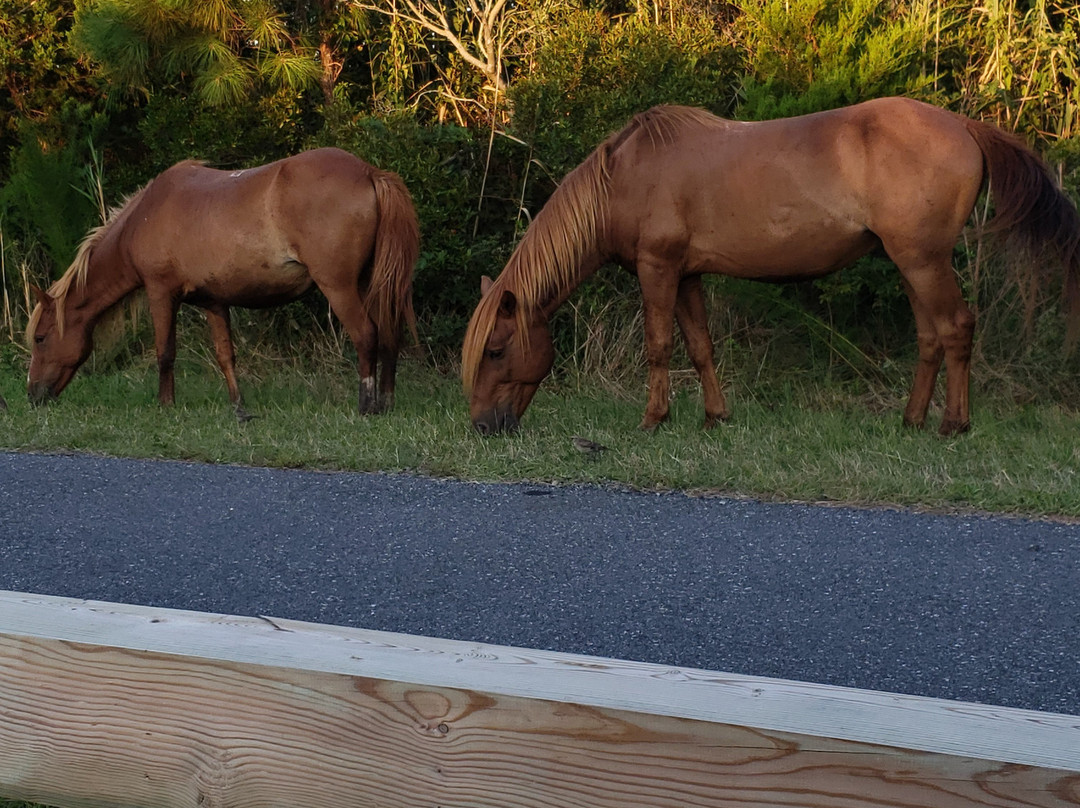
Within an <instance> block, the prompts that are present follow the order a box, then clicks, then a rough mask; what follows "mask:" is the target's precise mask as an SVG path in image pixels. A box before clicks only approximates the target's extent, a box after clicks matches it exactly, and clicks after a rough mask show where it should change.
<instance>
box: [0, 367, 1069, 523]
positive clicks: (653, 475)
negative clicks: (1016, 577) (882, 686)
mask: <svg viewBox="0 0 1080 808" xmlns="http://www.w3.org/2000/svg"><path fill="white" fill-rule="evenodd" d="M262 364H263V366H264V367H263V369H262V371H261V372H249V373H248V374H247V375H246V377H245V378H243V379H242V384H243V386H244V389H245V391H246V392H245V397H246V404H247V405H248V409H249V410H251V411H252V412H254V413H257V414H258V416H259V417H258V418H256V419H255V420H253V421H250V422H248V423H246V424H238V423H237V422H236V420H235V419H234V418H233V417H232V415H231V410H230V409H229V407H228V405H227V402H226V399H225V395H224V391H223V385H222V382H221V381H220V378H219V376H218V374H217V371H216V369H214V368H213V367H211V366H209V365H208V364H206V363H205V362H203V361H201V360H199V359H196V358H191V359H189V360H187V361H186V362H183V363H181V365H180V366H179V367H178V374H177V400H178V404H177V406H176V407H175V408H173V409H172V410H163V409H161V408H160V407H158V405H157V404H156V401H155V391H156V371H155V370H154V369H153V367H152V366H150V365H149V364H146V363H144V364H141V365H135V366H132V367H130V368H128V369H126V370H122V371H112V372H106V373H93V372H90V373H87V372H81V373H80V374H79V375H78V376H76V378H75V380H74V381H73V382H72V384H71V386H70V388H69V389H68V390H67V391H66V392H65V393H64V396H63V397H62V399H61V400H60V401H58V402H55V403H54V404H53V405H51V406H49V407H45V408H40V409H31V408H30V407H29V406H28V405H27V404H26V401H25V396H24V395H23V390H24V384H25V383H24V381H23V380H22V378H20V377H19V375H17V373H16V371H15V370H14V369H13V368H11V367H8V368H3V367H0V391H2V392H3V393H4V395H5V397H6V398H7V399H8V403H9V411H8V412H7V413H3V414H0V448H4V449H13V450H18V451H81V452H94V453H101V454H107V455H117V456H129V457H143V458H176V459H186V460H196V461H206V462H215V463H239V464H250V465H259V466H278V467H302V468H320V469H349V470H362V471H375V470H382V471H400V472H411V473H419V474H428V475H436V476H452V477H460V478H464V479H475V480H529V481H538V482H555V483H581V482H599V483H614V484H622V485H628V486H632V487H638V488H645V489H657V488H660V489H667V488H678V489H686V490H691V491H696V492H703V493H723V494H734V495H746V496H753V497H761V498H767V499H783V500H798V501H812V502H849V503H861V504H892V505H903V506H919V507H928V508H962V509H964V508H971V509H978V510H989V511H997V512H1007V513H1018V514H1027V515H1041V516H1063V517H1071V518H1077V517H1080V445H1078V444H1077V442H1076V439H1075V436H1076V433H1077V428H1078V426H1080V415H1077V414H1076V413H1070V412H1066V411H1064V410H1063V409H1062V408H1060V407H1056V406H1053V405H1038V404H1029V405H1024V406H1019V405H1014V404H1009V403H1007V402H1002V401H991V400H981V399H980V398H978V397H977V398H976V400H975V401H974V402H973V419H974V421H975V428H974V429H973V430H972V432H971V433H969V434H968V435H966V436H963V437H960V438H956V439H949V440H943V439H940V438H938V437H937V436H936V434H934V432H933V431H932V429H931V430H929V431H926V432H914V431H911V430H906V429H904V428H902V427H901V425H900V413H901V408H902V404H903V391H897V392H896V393H895V394H894V395H887V396H885V397H882V396H880V395H876V396H874V397H873V398H872V399H870V398H867V397H862V396H854V395H851V394H850V393H839V392H837V393H836V394H835V395H834V394H831V393H830V392H829V391H827V390H823V389H822V388H821V387H820V386H817V385H812V384H807V385H805V386H801V385H799V384H797V383H790V384H786V385H781V386H777V387H775V388H770V389H768V390H765V391H762V390H753V389H750V388H748V387H740V386H737V385H736V387H735V389H732V390H731V391H730V393H729V395H730V401H731V403H732V405H733V408H734V417H733V419H732V421H731V422H730V423H728V424H725V425H723V426H722V427H719V428H717V429H716V430H713V431H711V432H705V431H703V430H702V429H701V428H700V420H701V417H702V413H701V403H700V393H699V391H698V388H697V385H696V382H692V381H691V380H690V379H684V380H683V381H682V382H681V383H680V384H678V385H677V386H676V395H675V399H674V401H673V404H672V418H671V421H670V422H669V423H668V424H665V425H664V426H662V427H661V428H660V429H659V430H657V432H656V433H654V434H651V435H648V434H644V433H641V432H640V431H638V430H637V428H636V427H637V423H638V421H639V419H640V417H641V412H642V407H643V405H644V390H643V389H641V390H639V391H637V392H631V393H628V394H626V395H613V394H611V393H609V392H602V391H600V390H598V389H596V388H595V387H594V386H591V385H590V384H589V383H588V382H587V381H580V382H578V381H575V380H574V379H565V378H564V379H563V380H561V381H559V382H554V383H553V382H549V383H547V384H546V385H545V386H544V387H542V388H541V391H540V393H539V394H538V395H537V398H536V400H535V401H534V403H533V405H532V406H531V407H530V409H529V411H528V413H527V414H526V416H525V419H524V421H523V426H522V429H521V430H520V431H519V433H518V434H516V435H512V436H505V437H495V438H488V439H484V438H481V437H479V436H478V435H476V434H475V433H474V432H473V431H472V429H471V428H470V426H469V422H468V416H467V410H466V407H465V402H464V399H463V398H462V395H461V390H460V385H459V382H458V380H457V378H456V376H446V375H441V374H439V373H438V372H436V371H434V370H431V369H430V368H428V367H426V366H425V365H423V364H421V363H418V362H415V361H405V362H403V364H402V370H401V374H400V376H399V384H398V403H397V407H396V409H395V410H394V411H393V412H392V413H390V414H389V415H386V416H381V417H374V418H361V417H360V416H358V415H356V414H355V412H354V407H355V403H354V397H355V375H354V374H353V373H352V371H351V369H350V367H349V366H348V364H347V363H345V362H344V361H342V362H341V363H339V364H338V365H335V366H333V367H328V368H323V369H320V370H319V371H318V372H317V373H315V374H309V373H305V372H302V371H301V370H300V369H298V368H297V367H295V366H293V365H289V364H284V365H282V364H280V363H262ZM642 385H643V381H642ZM931 417H934V413H931ZM935 426H936V424H935ZM576 434H581V435H586V436H588V437H590V438H592V439H594V440H597V441H599V442H601V443H603V444H605V445H607V446H608V447H610V450H609V451H608V452H605V453H604V454H603V455H601V456H600V457H599V458H596V459H591V458H587V457H584V456H582V455H580V454H579V453H578V452H577V451H575V449H574V448H573V446H572V444H571V441H570V437H571V436H572V435H576Z"/></svg>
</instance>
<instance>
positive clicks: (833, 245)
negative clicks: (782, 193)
mask: <svg viewBox="0 0 1080 808" xmlns="http://www.w3.org/2000/svg"><path fill="white" fill-rule="evenodd" d="M878 243H879V242H878V239H877V237H876V236H875V235H874V234H873V233H871V232H870V231H868V230H866V229H865V228H864V227H861V226H859V225H857V224H855V223H852V222H847V221H841V220H836V219H831V218H829V217H827V216H824V217H821V218H817V219H814V220H813V221H808V220H805V219H800V218H798V217H794V218H793V217H786V216H784V215H782V213H781V212H776V211H774V212H773V215H772V216H770V217H768V218H765V217H763V218H762V219H760V220H758V221H756V222H749V223H746V224H745V225H744V226H741V227H737V228H734V229H731V230H727V229H725V232H720V231H719V230H713V231H711V232H710V231H709V230H703V231H700V237H699V238H695V237H693V236H692V237H691V241H690V249H689V251H688V252H689V254H688V256H687V258H688V261H687V263H688V265H689V266H690V267H692V268H693V269H695V270H696V271H699V272H716V273H721V274H725V275H733V276H735V277H744V278H755V279H758V280H778V281H785V280H802V279H807V278H817V277H821V276H822V275H827V274H829V273H830V272H835V271H836V270H838V269H842V268H843V267H845V266H848V265H849V264H851V263H852V262H853V261H855V260H856V259H858V258H859V257H861V256H863V255H865V254H866V253H868V252H870V250H872V249H873V248H874V247H875V246H877V245H878Z"/></svg>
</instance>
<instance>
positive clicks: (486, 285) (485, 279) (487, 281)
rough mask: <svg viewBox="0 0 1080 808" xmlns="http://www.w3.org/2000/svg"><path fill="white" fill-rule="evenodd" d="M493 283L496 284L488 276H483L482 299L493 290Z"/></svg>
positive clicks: (481, 284) (481, 282)
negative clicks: (489, 290)
mask: <svg viewBox="0 0 1080 808" xmlns="http://www.w3.org/2000/svg"><path fill="white" fill-rule="evenodd" d="M493 283H495V281H493V280H492V279H491V278H489V277H488V276H487V275H483V276H481V278H480V297H483V296H484V295H486V294H487V293H488V289H490V288H491V285H492V284H493Z"/></svg>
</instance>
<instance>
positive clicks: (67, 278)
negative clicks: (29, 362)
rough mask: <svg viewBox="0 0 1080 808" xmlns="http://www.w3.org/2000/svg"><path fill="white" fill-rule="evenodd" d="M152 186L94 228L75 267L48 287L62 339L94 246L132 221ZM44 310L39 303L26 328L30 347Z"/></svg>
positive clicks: (81, 247)
mask: <svg viewBox="0 0 1080 808" xmlns="http://www.w3.org/2000/svg"><path fill="white" fill-rule="evenodd" d="M149 187H150V183H149V182H148V183H146V185H144V186H143V187H141V188H139V189H138V190H137V191H135V192H133V193H131V194H128V195H127V196H126V197H124V199H123V200H122V201H121V202H120V204H119V205H115V206H113V207H111V208H109V212H108V214H107V215H106V217H105V223H104V224H99V225H98V226H97V227H92V228H90V230H88V231H87V233H86V235H85V236H83V240H82V241H81V242H79V249H78V250H77V251H76V252H75V260H73V261H72V262H71V266H69V267H68V268H67V270H66V271H65V272H64V274H63V275H61V276H60V277H59V278H58V279H57V280H56V281H55V282H54V283H53V284H52V286H50V287H49V288H48V291H47V294H48V295H49V297H51V298H52V299H53V301H54V302H55V303H56V330H57V333H58V334H59V335H60V336H61V337H63V336H64V308H65V304H66V303H67V297H68V294H69V293H70V292H71V289H72V287H73V286H74V287H75V288H76V289H79V290H82V289H85V288H86V273H87V272H88V271H89V268H90V254H91V253H92V252H93V250H94V247H96V246H97V245H98V244H99V243H100V242H101V240H102V239H103V238H105V236H106V235H108V233H109V232H110V231H112V230H113V228H115V227H117V226H118V225H120V224H122V223H123V222H124V221H125V220H126V219H127V218H128V215H129V214H130V212H131V210H132V209H133V208H134V207H135V203H137V202H138V201H139V199H141V198H142V195H143V194H144V193H145V192H146V189H147V188H149ZM41 311H42V309H41V304H40V303H38V304H37V305H36V306H34V310H33V312H31V314H30V321H29V322H28V323H27V325H26V343H27V345H31V346H32V345H33V340H34V332H35V331H37V327H38V323H39V322H40V321H41Z"/></svg>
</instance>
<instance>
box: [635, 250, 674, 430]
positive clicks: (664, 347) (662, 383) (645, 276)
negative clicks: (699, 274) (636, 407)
mask: <svg viewBox="0 0 1080 808" xmlns="http://www.w3.org/2000/svg"><path fill="white" fill-rule="evenodd" d="M638 282H639V283H640V284H641V301H642V307H643V309H644V312H645V356H646V358H647V360H648V362H649V400H648V403H647V404H646V405H645V417H644V418H642V420H641V429H643V430H645V431H647V432H651V431H652V430H654V429H655V428H656V427H657V425H658V424H660V423H661V422H663V421H666V420H667V417H668V410H669V407H670V401H669V399H670V397H671V380H670V376H669V373H668V367H669V365H670V364H671V349H672V343H673V342H674V333H673V331H674V328H673V318H674V315H675V299H676V296H677V293H678V288H679V277H678V274H677V272H676V271H674V270H672V269H671V268H670V267H669V266H666V265H664V264H651V263H644V262H639V263H638Z"/></svg>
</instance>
